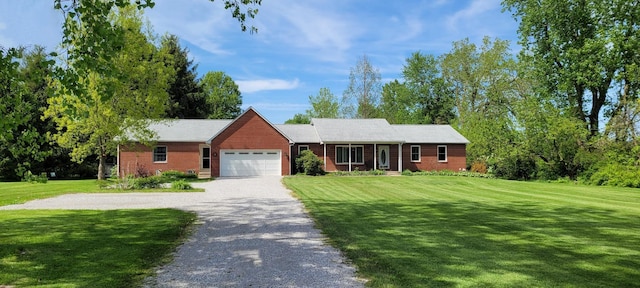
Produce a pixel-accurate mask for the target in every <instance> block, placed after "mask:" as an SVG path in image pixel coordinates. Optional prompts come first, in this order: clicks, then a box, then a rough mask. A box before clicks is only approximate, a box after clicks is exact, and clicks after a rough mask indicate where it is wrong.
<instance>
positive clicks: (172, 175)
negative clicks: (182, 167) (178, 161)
mask: <svg viewBox="0 0 640 288" xmlns="http://www.w3.org/2000/svg"><path fill="white" fill-rule="evenodd" d="M162 177H164V178H166V179H169V180H177V179H196V178H198V175H196V174H187V173H184V172H182V171H177V170H167V171H163V172H162Z"/></svg>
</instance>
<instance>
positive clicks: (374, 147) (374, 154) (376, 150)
mask: <svg viewBox="0 0 640 288" xmlns="http://www.w3.org/2000/svg"><path fill="white" fill-rule="evenodd" d="M377 147H378V146H377V144H376V143H373V170H376V169H378V153H377V152H378V149H376V148H377Z"/></svg>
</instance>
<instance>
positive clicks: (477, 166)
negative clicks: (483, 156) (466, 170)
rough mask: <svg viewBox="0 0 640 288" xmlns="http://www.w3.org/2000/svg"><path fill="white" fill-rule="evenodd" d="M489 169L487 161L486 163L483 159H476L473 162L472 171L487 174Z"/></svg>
mask: <svg viewBox="0 0 640 288" xmlns="http://www.w3.org/2000/svg"><path fill="white" fill-rule="evenodd" d="M488 171H489V169H488V167H487V163H484V162H483V161H476V162H473V163H472V164H471V172H476V173H480V174H487V172H488Z"/></svg>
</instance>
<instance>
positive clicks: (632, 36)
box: [502, 0, 640, 136]
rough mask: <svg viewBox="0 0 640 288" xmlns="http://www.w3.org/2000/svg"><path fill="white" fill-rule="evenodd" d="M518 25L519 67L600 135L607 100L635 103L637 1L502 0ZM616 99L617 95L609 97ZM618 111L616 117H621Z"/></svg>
mask: <svg viewBox="0 0 640 288" xmlns="http://www.w3.org/2000/svg"><path fill="white" fill-rule="evenodd" d="M502 4H503V6H504V9H505V10H509V11H511V12H512V13H513V16H514V18H516V19H517V20H519V22H520V27H519V29H518V33H519V37H520V42H519V43H520V44H521V45H522V47H523V49H522V52H521V53H520V59H521V61H525V62H527V63H529V65H531V66H532V67H535V69H536V70H535V73H536V78H537V79H538V81H539V82H540V83H541V84H542V85H543V87H545V88H546V90H547V91H546V92H547V93H549V94H550V95H554V96H556V97H557V98H558V100H557V101H558V102H559V103H563V105H567V108H568V110H569V111H570V113H571V114H572V115H573V116H574V117H576V118H577V119H579V120H580V121H582V122H583V123H584V125H585V126H587V127H588V129H589V131H590V135H591V136H595V135H597V134H598V133H599V132H600V125H599V124H600V119H601V116H602V114H601V112H602V109H603V108H606V107H607V106H608V101H607V98H608V97H611V98H613V99H616V98H617V99H618V100H619V101H613V102H612V103H615V102H617V103H618V104H620V105H626V103H633V101H629V100H632V99H633V98H636V97H637V95H636V94H637V93H636V90H637V88H638V83H639V81H638V80H640V79H638V77H637V74H638V73H637V72H638V71H637V67H638V65H639V64H640V40H639V37H638V36H640V25H638V24H640V23H639V21H640V17H638V15H639V14H640V6H639V5H636V4H637V3H634V1H626V0H613V1H594V0H591V1H572V0H561V1H556V0H542V1H531V0H504V1H503V3H502ZM610 94H613V95H610ZM620 105H617V107H615V108H614V112H613V114H615V113H617V112H616V111H620V109H619V108H621V107H622V106H620Z"/></svg>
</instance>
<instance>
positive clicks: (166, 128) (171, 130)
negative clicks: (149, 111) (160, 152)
mask: <svg viewBox="0 0 640 288" xmlns="http://www.w3.org/2000/svg"><path fill="white" fill-rule="evenodd" d="M231 121H233V120H204V119H180V120H171V121H167V122H161V123H153V124H151V125H150V126H149V128H150V129H151V130H153V131H155V132H156V133H158V139H157V141H159V142H205V141H207V140H209V138H210V137H211V135H214V134H216V133H218V131H220V130H221V129H222V128H224V127H226V126H227V125H228V124H229V123H231Z"/></svg>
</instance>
